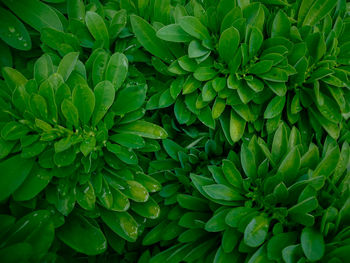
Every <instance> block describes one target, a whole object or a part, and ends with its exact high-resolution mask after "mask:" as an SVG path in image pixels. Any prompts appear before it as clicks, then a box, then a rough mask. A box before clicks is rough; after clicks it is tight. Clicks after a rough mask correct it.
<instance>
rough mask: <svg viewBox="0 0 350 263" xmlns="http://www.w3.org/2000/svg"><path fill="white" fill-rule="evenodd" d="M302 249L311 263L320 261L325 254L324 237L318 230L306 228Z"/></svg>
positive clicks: (303, 234)
mask: <svg viewBox="0 0 350 263" xmlns="http://www.w3.org/2000/svg"><path fill="white" fill-rule="evenodd" d="M300 240H301V248H302V249H303V251H304V254H305V256H306V258H307V259H308V260H310V261H311V262H314V261H318V260H320V259H321V258H322V257H323V255H324V253H325V244H324V240H323V236H322V234H321V233H319V232H318V231H317V230H315V229H313V228H310V227H306V228H304V229H303V231H302V232H301V237H300Z"/></svg>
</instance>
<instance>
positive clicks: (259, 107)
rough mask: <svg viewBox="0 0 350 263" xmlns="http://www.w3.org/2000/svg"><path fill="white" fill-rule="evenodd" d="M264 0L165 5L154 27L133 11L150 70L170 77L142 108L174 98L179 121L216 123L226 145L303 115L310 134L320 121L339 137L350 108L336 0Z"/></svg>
mask: <svg viewBox="0 0 350 263" xmlns="http://www.w3.org/2000/svg"><path fill="white" fill-rule="evenodd" d="M262 2H263V3H259V2H253V3H249V1H247V2H245V1H238V4H237V5H236V4H235V2H234V1H219V2H211V1H205V2H204V3H199V2H198V1H190V2H188V3H186V4H185V5H176V7H172V6H170V2H167V4H164V5H162V6H161V7H160V10H158V11H157V12H159V13H161V14H163V16H155V15H156V14H154V17H151V18H150V20H151V22H152V25H151V24H149V23H148V22H147V21H146V20H144V19H143V18H141V17H139V16H131V24H132V27H133V31H134V33H135V35H136V38H137V39H138V41H139V42H140V44H141V45H142V46H143V47H144V48H145V49H146V50H147V51H148V52H150V53H151V54H152V55H153V57H152V65H153V67H154V68H155V69H156V70H157V71H159V72H160V73H161V74H163V75H170V76H174V77H175V79H173V80H172V81H171V82H170V88H167V89H165V90H164V91H163V90H161V91H159V92H157V93H155V94H154V95H153V96H152V97H151V99H150V101H149V103H151V105H150V107H152V108H162V107H164V106H169V105H171V104H173V103H175V106H174V113H175V117H176V118H177V120H178V122H179V123H181V124H191V123H193V121H194V119H196V118H198V119H199V120H200V121H201V122H203V123H204V124H205V125H206V126H208V127H209V128H212V129H214V128H215V123H216V121H215V120H216V119H220V122H224V123H226V124H224V125H222V126H223V127H222V128H223V129H225V126H227V127H228V128H229V129H230V130H231V132H230V136H227V140H228V141H229V142H230V143H231V144H233V143H234V142H237V141H239V140H240V139H241V138H242V136H243V135H244V133H245V129H246V126H248V132H252V131H254V130H255V131H258V132H266V131H267V133H271V132H273V131H274V130H276V129H277V127H278V123H279V121H280V120H281V118H282V116H283V115H286V118H285V120H286V121H288V122H289V123H290V124H295V123H297V122H298V120H300V119H303V118H310V119H311V121H312V123H313V124H312V126H313V128H314V130H315V132H316V135H317V136H320V135H319V132H321V131H320V126H322V128H323V129H324V130H326V131H327V132H328V133H329V134H330V135H331V136H332V137H333V138H338V136H339V132H340V127H341V125H342V120H343V118H345V119H347V118H348V112H349V105H348V104H347V99H346V98H347V97H348V89H347V88H345V87H348V86H349V80H348V77H347V75H348V72H349V71H348V68H347V64H348V60H347V51H346V50H347V40H346V37H345V36H346V35H347V29H346V28H347V27H346V26H345V27H344V25H346V23H347V22H346V18H345V17H346V12H345V11H344V9H340V6H339V5H338V6H337V7H336V2H335V1H303V2H301V1H299V2H298V3H293V4H291V5H288V3H286V2H284V1H275V2H273V1H272V2H270V1H262ZM265 2H266V4H271V6H269V5H267V6H264V5H263V4H264V3H265ZM312 2H315V3H314V5H312ZM274 5H277V6H281V7H282V8H274ZM267 7H270V9H267ZM310 8H311V9H310ZM309 9H310V10H309ZM168 10H173V12H171V13H167V11H168ZM157 37H158V39H156V38H157ZM186 108H187V109H189V111H188V112H186ZM225 108H231V109H232V110H231V113H230V114H227V115H222V113H223V112H224V110H225ZM305 110H306V111H305ZM220 116H221V117H220ZM301 116H302V117H301ZM307 116H308V117H307ZM264 126H265V127H266V128H265V127H264Z"/></svg>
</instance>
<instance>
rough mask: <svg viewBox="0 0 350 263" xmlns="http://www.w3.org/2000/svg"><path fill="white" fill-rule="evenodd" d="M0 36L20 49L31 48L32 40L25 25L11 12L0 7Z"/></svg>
mask: <svg viewBox="0 0 350 263" xmlns="http://www.w3.org/2000/svg"><path fill="white" fill-rule="evenodd" d="M0 16H1V20H0V38H1V39H2V40H3V41H4V42H6V43H7V44H8V45H9V46H11V47H13V48H15V49H19V50H30V49H31V48H32V41H31V39H30V36H29V33H28V31H27V29H26V28H25V26H24V25H23V24H22V22H21V21H20V20H18V19H17V17H15V16H14V15H13V14H12V13H11V12H9V11H7V10H6V9H3V8H0Z"/></svg>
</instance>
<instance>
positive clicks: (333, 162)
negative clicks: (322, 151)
mask: <svg viewBox="0 0 350 263" xmlns="http://www.w3.org/2000/svg"><path fill="white" fill-rule="evenodd" d="M339 158H340V151H339V147H338V146H335V147H333V148H332V149H330V150H329V151H328V152H327V154H326V156H325V157H324V158H323V159H322V161H321V162H319V163H318V165H317V167H316V168H315V170H314V172H313V173H312V178H315V177H318V176H324V177H326V178H328V177H329V176H330V175H331V174H332V173H333V172H334V170H335V169H336V167H337V164H338V161H339Z"/></svg>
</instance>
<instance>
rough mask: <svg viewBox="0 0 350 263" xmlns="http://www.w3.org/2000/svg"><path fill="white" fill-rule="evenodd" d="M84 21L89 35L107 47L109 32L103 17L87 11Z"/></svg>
mask: <svg viewBox="0 0 350 263" xmlns="http://www.w3.org/2000/svg"><path fill="white" fill-rule="evenodd" d="M85 23H86V26H87V28H88V29H89V31H90V33H91V35H92V36H93V37H94V38H95V40H96V41H98V42H99V43H100V44H102V46H103V47H105V48H106V49H108V48H109V34H108V30H107V26H106V24H105V22H104V21H103V18H102V17H101V16H100V15H99V14H97V13H95V12H92V11H87V12H86V15H85Z"/></svg>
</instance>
